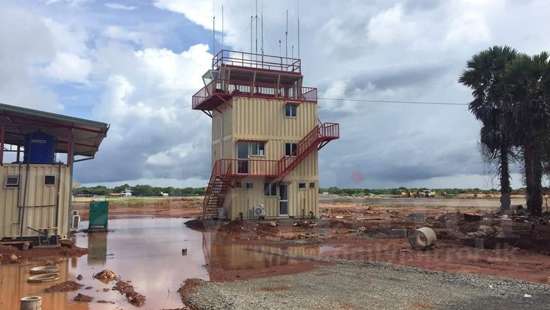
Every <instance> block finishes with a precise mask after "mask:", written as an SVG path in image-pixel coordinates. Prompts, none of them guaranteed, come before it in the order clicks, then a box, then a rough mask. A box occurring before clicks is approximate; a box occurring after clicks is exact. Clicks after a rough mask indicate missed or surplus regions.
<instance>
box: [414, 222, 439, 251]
mask: <svg viewBox="0 0 550 310" xmlns="http://www.w3.org/2000/svg"><path fill="white" fill-rule="evenodd" d="M436 240H437V236H436V235H435V231H434V230H433V229H431V228H429V227H422V228H418V229H416V230H415V231H414V232H413V233H412V234H410V235H409V243H410V244H411V247H412V248H413V249H415V250H426V249H429V248H431V247H432V246H433V245H434V244H435V241H436Z"/></svg>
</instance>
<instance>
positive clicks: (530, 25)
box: [0, 0, 550, 188]
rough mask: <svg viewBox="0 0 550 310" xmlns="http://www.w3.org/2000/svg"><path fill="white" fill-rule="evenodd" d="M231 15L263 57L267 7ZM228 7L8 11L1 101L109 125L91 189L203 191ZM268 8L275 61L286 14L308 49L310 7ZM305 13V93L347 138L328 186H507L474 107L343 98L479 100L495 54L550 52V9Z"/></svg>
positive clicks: (348, 4)
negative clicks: (260, 29) (470, 66)
mask: <svg viewBox="0 0 550 310" xmlns="http://www.w3.org/2000/svg"><path fill="white" fill-rule="evenodd" d="M261 3H262V0H259V4H260V7H261ZM222 4H223V5H224V27H225V36H224V43H225V45H226V47H228V48H231V49H236V50H249V48H250V16H251V15H252V14H253V7H254V1H253V0H244V1H240V0H225V1H221V0H215V7H216V11H217V13H216V14H217V15H218V17H217V20H218V24H217V30H219V29H220V28H221V27H220V26H221V23H220V22H219V21H220V20H221V10H220V7H221V5H222ZM212 6H213V3H212V1H203V0H136V1H122V0H110V1H99V0H34V1H32V0H17V1H15V0H14V1H9V0H3V1H1V3H0V20H1V21H2V22H1V23H2V27H0V42H1V43H0V80H1V81H2V82H1V83H0V102H3V103H7V104H12V105H20V106H25V107H30V108H37V109H42V110H47V111H52V112H58V113H64V114H69V115H73V116H79V117H85V118H91V119H95V120H100V121H104V122H107V123H109V124H110V125H111V129H110V131H109V136H108V138H107V139H106V140H105V141H104V143H103V144H102V146H101V149H100V152H99V153H98V155H97V157H96V159H95V160H93V161H87V162H83V163H79V164H78V167H77V170H76V178H77V180H78V181H79V182H81V183H84V184H98V183H102V184H119V183H123V182H129V183H133V184H135V183H150V184H159V185H175V186H203V185H204V183H205V182H206V179H207V178H208V177H209V174H210V171H209V170H210V169H209V160H208V159H209V158H210V154H209V152H210V147H209V144H210V141H209V139H210V119H209V118H208V117H206V116H205V115H204V114H202V113H200V112H198V111H193V110H191V96H192V94H193V93H194V92H195V91H196V90H198V89H199V88H200V87H201V85H202V81H201V75H202V74H203V73H204V72H205V71H206V70H207V69H208V68H209V64H210V59H211V57H212V33H211V28H212V17H211V16H212ZM263 6H264V38H265V50H266V53H270V54H279V46H278V40H280V39H283V40H284V28H285V10H286V9H288V10H289V19H290V30H289V46H292V45H295V46H296V47H295V53H297V40H296V38H297V35H296V34H297V31H296V25H297V23H296V16H297V7H298V5H297V1H296V0H288V1H286V0H282V1H264V4H263ZM299 7H300V15H301V29H302V31H301V34H302V35H301V58H302V59H303V65H304V69H303V70H304V75H305V82H306V84H307V85H311V86H317V87H318V88H319V91H320V94H319V96H320V97H321V98H322V99H320V100H319V108H320V115H321V119H322V120H324V121H336V122H339V123H340V124H341V132H342V138H341V139H340V140H338V141H336V142H333V143H331V144H329V145H328V146H327V147H326V148H324V149H323V150H322V152H321V155H320V171H321V184H322V185H323V186H331V185H338V186H353V187H371V188H372V187H392V186H401V185H404V186H429V187H450V186H452V187H455V186H456V187H485V188H487V187H495V186H497V184H498V183H497V182H496V180H495V178H494V173H493V172H492V169H491V166H490V165H488V164H486V163H484V162H483V160H482V158H481V156H480V152H479V143H478V131H479V124H478V122H477V121H476V120H475V119H474V118H473V117H472V115H470V114H469V112H468V111H467V109H466V107H464V106H449V105H417V104H403V103H392V102H365V101H363V102H362V101H356V100H348V101H339V100H334V99H336V98H346V99H367V100H380V99H382V100H388V101H403V100H405V101H428V102H453V103H467V102H469V101H470V99H471V96H470V91H469V90H468V89H466V88H465V87H463V86H461V85H460V84H458V83H457V79H458V76H459V75H460V74H461V72H462V70H463V69H464V66H465V63H466V61H467V60H468V59H469V58H470V57H471V55H472V54H474V53H476V52H478V51H480V50H482V49H484V48H487V47H489V46H492V45H511V46H513V47H515V48H517V49H518V50H520V51H523V52H526V53H536V52H539V51H542V50H550V37H549V36H548V35H547V31H545V29H548V28H549V26H550V19H548V15H547V14H548V12H550V1H546V0H541V1H538V0H524V1H512V0H510V1H504V0H502V1H497V0H494V1H493V0H463V1H458V0H445V1H435V0H409V1H405V0H402V1H390V0H369V1H355V0H352V1H336V0H332V1H328V0H300V3H299ZM217 38H218V41H221V34H220V33H218V34H217ZM283 42H284V41H283ZM219 47H220V42H218V43H217V48H219ZM289 49H290V47H289ZM520 182H521V177H520V176H519V174H516V175H515V179H514V185H515V186H519V185H520Z"/></svg>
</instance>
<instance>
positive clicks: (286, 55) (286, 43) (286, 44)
mask: <svg viewBox="0 0 550 310" xmlns="http://www.w3.org/2000/svg"><path fill="white" fill-rule="evenodd" d="M285 58H288V10H286V29H285ZM285 61H286V60H285Z"/></svg>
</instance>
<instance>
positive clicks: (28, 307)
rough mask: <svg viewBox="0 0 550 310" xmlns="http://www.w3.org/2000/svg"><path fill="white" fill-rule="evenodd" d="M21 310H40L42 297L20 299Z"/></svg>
mask: <svg viewBox="0 0 550 310" xmlns="http://www.w3.org/2000/svg"><path fill="white" fill-rule="evenodd" d="M20 309H21V310H42V297H40V296H27V297H23V298H21V308H20Z"/></svg>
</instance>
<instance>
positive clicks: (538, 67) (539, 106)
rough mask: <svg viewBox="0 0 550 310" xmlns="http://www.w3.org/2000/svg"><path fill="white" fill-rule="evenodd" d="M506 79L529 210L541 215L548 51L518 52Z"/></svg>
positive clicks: (549, 122)
mask: <svg viewBox="0 0 550 310" xmlns="http://www.w3.org/2000/svg"><path fill="white" fill-rule="evenodd" d="M506 81H507V82H506V83H507V84H508V85H509V87H510V88H509V90H510V91H509V93H508V95H509V96H510V100H511V101H512V104H511V111H512V115H513V120H512V122H513V126H510V127H511V128H513V130H512V131H513V133H512V136H513V140H514V144H515V145H517V146H519V147H520V148H521V153H522V155H523V161H524V174H525V184H526V186H527V210H528V211H529V213H530V214H531V215H535V216H540V215H541V214H542V202H543V201H542V176H543V172H544V170H543V160H544V156H545V150H544V146H545V142H546V141H547V138H548V132H549V131H550V100H549V99H550V97H548V96H549V95H550V62H549V55H548V54H547V53H545V52H543V53H541V54H539V55H535V56H532V57H531V56H528V55H519V56H518V57H516V59H514V60H513V61H511V62H510V64H509V65H508V67H507V69H506ZM547 98H548V99H547Z"/></svg>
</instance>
